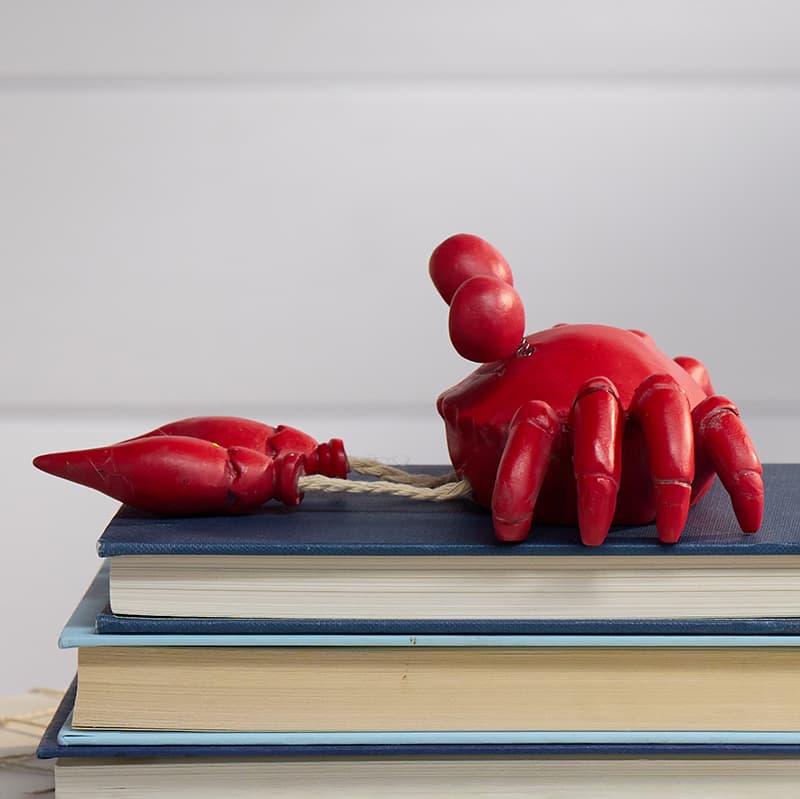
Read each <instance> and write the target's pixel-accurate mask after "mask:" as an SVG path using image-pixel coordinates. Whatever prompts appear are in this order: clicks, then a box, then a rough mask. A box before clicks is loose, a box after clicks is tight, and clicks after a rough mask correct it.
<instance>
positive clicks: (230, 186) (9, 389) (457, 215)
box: [0, 87, 800, 409]
mask: <svg viewBox="0 0 800 799" xmlns="http://www.w3.org/2000/svg"><path fill="white" fill-rule="evenodd" d="M0 114H2V124H1V125H0V180H2V192H0V219H2V220H3V222H2V224H3V234H2V236H0V263H2V264H3V267H4V270H5V272H6V274H7V276H8V280H7V282H6V287H5V291H4V292H3V294H2V297H0V309H1V313H0V336H2V340H3V341H4V342H7V343H12V342H13V346H4V347H3V349H2V356H1V357H2V362H1V363H0V366H1V367H2V370H3V374H4V376H5V388H4V391H3V395H2V397H0V407H39V408H49V407H53V406H58V407H65V408H69V407H87V406H88V407H97V406H101V407H105V406H110V407H131V406H133V407H142V406H145V407H147V406H153V405H156V406H172V407H181V408H185V407H189V406H191V407H192V408H195V407H197V408H207V407H212V408H217V409H218V408H226V407H230V406H231V405H235V404H236V403H240V402H243V401H247V402H248V403H249V404H255V405H262V406H263V407H265V408H269V407H271V406H272V405H274V404H287V403H299V404H301V405H305V404H309V403H311V404H323V405H325V404H333V405H350V404H355V405H364V404H367V405H373V404H375V403H378V404H381V403H390V404H397V403H401V404H413V405H416V406H418V407H420V406H423V405H426V404H427V403H429V402H430V401H431V400H432V398H433V397H434V396H435V395H436V393H438V391H439V390H440V389H441V388H443V387H445V386H446V385H448V384H449V383H451V382H452V381H453V380H455V379H457V378H458V377H459V376H460V375H462V374H465V373H466V371H467V370H468V369H469V368H470V366H469V364H467V363H466V362H464V361H461V359H460V358H458V357H457V356H456V355H455V354H454V353H453V352H452V350H451V348H450V345H449V342H448V340H447V332H446V308H445V306H444V305H443V304H442V303H441V302H440V301H439V299H438V296H437V295H436V294H435V291H434V289H433V287H432V286H431V285H430V284H429V280H428V277H427V271H426V262H427V256H428V254H429V252H430V250H431V248H432V247H433V246H434V245H435V244H436V243H437V242H438V241H439V240H440V239H442V238H444V237H445V236H447V235H449V234H450V233H453V232H456V231H459V230H467V231H473V232H477V233H480V234H483V235H485V236H487V237H488V238H490V239H491V240H492V241H494V242H495V243H496V244H497V245H498V246H499V247H500V248H501V249H502V250H504V251H505V252H506V254H507V256H508V257H509V259H510V261H511V263H512V265H513V266H514V268H515V273H516V276H517V283H518V287H519V290H520V293H521V295H522V297H523V298H524V300H525V302H526V306H527V311H528V320H529V323H528V327H529V329H531V330H533V329H537V328H540V327H546V326H549V325H551V324H553V323H555V322H559V321H564V320H567V321H597V322H606V323H610V324H616V325H621V326H631V327H640V328H643V329H645V330H648V331H650V332H651V333H652V334H653V335H654V336H655V337H656V340H657V341H658V342H659V343H660V344H661V346H662V347H663V348H664V349H665V350H666V351H667V352H670V353H673V354H678V353H691V354H694V355H695V356H697V357H699V358H701V359H702V360H704V361H706V362H707V364H708V366H709V367H710V368H711V369H712V371H713V374H714V376H715V378H716V382H717V384H718V388H719V389H720V390H723V391H725V392H727V393H730V394H732V395H733V396H735V397H737V398H740V399H741V400H743V401H744V400H767V399H770V398H774V399H786V400H790V401H797V400H798V399H800V373H799V372H798V371H797V370H795V369H787V368H786V367H785V362H786V359H787V358H791V357H792V353H793V348H794V342H795V341H796V339H797V334H798V332H800V325H798V321H797V316H796V296H797V285H798V278H797V262H798V254H800V225H798V212H797V209H798V207H800V154H799V153H798V147H797V142H798V141H800V93H798V92H795V91H793V90H789V89H781V88H772V89H765V90H756V89H752V90H748V91H733V90H730V91H718V90H712V89H708V88H705V89H703V88H696V89H677V88H673V89H663V88H662V89H660V90H658V91H655V92H653V91H650V90H649V89H636V88H630V87H628V88H604V89H579V88H573V89H563V88H562V89H555V88H553V89H541V88H540V89H524V90H522V89H503V90H480V89H478V90H466V89H462V90H455V89H451V90H447V91H445V90H440V89H408V88H400V89H397V88H396V89H391V90H378V89H347V90H337V91H328V90H322V89H316V88H308V89H303V90H299V91H298V90H290V89H285V88H284V89H271V90H262V89H252V88H251V89H235V90H233V89H228V90H225V91H204V90H191V91H189V90H179V91H170V90H162V91H155V90H150V89H147V90H141V91H130V92H122V93H118V92H113V91H88V92H81V93H78V94H76V93H70V92H67V93H63V92H57V91H56V92H20V93H8V94H6V95H4V96H0Z"/></svg>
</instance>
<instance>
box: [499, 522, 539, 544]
mask: <svg viewBox="0 0 800 799" xmlns="http://www.w3.org/2000/svg"><path fill="white" fill-rule="evenodd" d="M531 519H532V516H523V517H522V518H521V519H516V520H514V521H506V520H505V519H500V518H498V517H497V516H495V517H494V534H495V536H496V537H497V540H498V541H506V542H508V543H518V542H519V541H524V540H525V539H526V538H527V537H528V533H529V532H530V530H531Z"/></svg>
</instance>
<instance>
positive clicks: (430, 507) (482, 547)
mask: <svg viewBox="0 0 800 799" xmlns="http://www.w3.org/2000/svg"><path fill="white" fill-rule="evenodd" d="M418 468H419V469H421V470H427V471H434V472H437V471H445V467H418ZM765 485H766V494H767V501H766V511H765V516H764V524H763V527H762V529H761V531H759V533H757V534H756V535H751V536H748V535H744V534H742V533H741V531H740V530H739V528H738V526H737V523H736V519H735V517H734V515H733V511H732V509H731V506H730V500H729V498H728V496H727V494H726V493H725V491H724V489H723V488H722V486H721V485H720V484H719V482H718V481H717V482H716V483H715V484H714V485H713V486H712V488H711V490H710V492H709V494H708V495H707V496H706V497H705V498H704V499H703V500H702V502H701V503H700V504H699V505H698V506H697V507H695V508H693V509H692V511H691V513H690V516H689V523H688V525H687V529H686V531H685V533H684V535H683V537H682V539H681V541H680V542H679V543H678V544H677V545H674V546H665V545H662V544H660V543H659V542H658V539H657V536H656V532H655V528H654V526H653V525H645V526H640V527H618V528H614V529H612V531H611V534H610V535H609V538H608V540H607V542H606V543H605V544H604V545H603V546H602V547H598V548H589V547H584V546H582V545H581V544H580V543H579V541H578V532H577V530H575V529H572V528H563V527H545V526H536V527H535V528H534V530H533V531H532V533H531V536H530V538H529V540H527V541H525V542H523V543H519V544H502V543H498V542H496V541H495V539H494V536H493V531H492V524H491V518H490V515H489V514H488V512H486V511H485V510H484V509H482V508H479V507H477V506H475V505H474V504H473V503H471V502H470V501H468V500H460V501H457V502H448V503H428V502H418V501H417V502H415V501H413V500H408V499H401V498H396V497H386V496H369V495H362V494H357V495H347V494H344V495H331V494H319V493H316V494H314V493H309V495H308V496H307V497H306V499H305V501H304V503H303V504H302V505H301V506H300V507H298V508H286V507H284V506H280V505H267V506H265V507H264V508H263V509H262V510H260V511H259V512H258V513H255V514H252V515H249V516H242V517H235V518H231V517H215V516H211V517H199V518H198V517H195V518H190V517H172V518H164V517H157V516H153V515H152V514H147V513H142V512H139V511H135V510H133V509H130V508H122V509H121V510H120V512H119V513H118V514H117V516H116V517H115V518H114V519H113V520H112V522H111V523H110V524H109V526H108V528H107V530H106V531H105V533H104V534H103V536H102V538H101V539H100V542H99V552H100V553H101V554H102V555H106V556H116V555H132V554H148V555H170V554H174V555H185V554H197V555H220V554H230V555H243V554H258V555H297V554H303V555H309V556H314V555H386V556H392V555H423V556H424V555H442V554H451V555H464V554H468V555H476V556H488V557H491V556H495V555H503V556H511V557H515V556H526V555H527V556H537V555H561V556H563V555H565V554H567V555H571V556H572V555H575V556H587V557H600V558H602V557H604V556H609V555H633V556H636V555H638V556H646V557H660V556H665V555H670V556H690V555H709V554H716V555H720V556H722V555H724V556H730V555H748V556H754V555H755V556H758V555H776V554H778V555H798V554H800V512H798V510H799V509H800V466H799V465H797V464H772V465H767V466H766V467H765ZM737 615H738V616H740V617H739V618H714V617H709V618H700V617H697V618H635V617H632V618H614V619H611V618H609V619H604V618H603V619H580V618H575V619H547V618H544V619H513V618H505V619H485V618H484V619H469V618H466V619H465V618H462V619H449V618H441V619H435V618H434V619H432V618H425V619H404V618H382V619H357V618H355V619H354V618H333V619H330V618H329V619H318V618H300V619H281V618H196V617H191V616H190V617H181V618H176V617H148V616H136V615H133V616H127V615H117V614H114V613H113V612H112V611H111V609H110V607H108V606H107V605H104V606H103V607H100V608H99V609H98V613H97V616H96V620H95V624H96V629H97V631H98V632H100V633H101V634H104V635H118V636H124V635H208V636H214V635H230V636H237V635H239V636H246V635H308V636H325V635H341V636H345V635H350V636H363V635H390V636H419V635H422V636H443V635H464V636H515V635H516V636H546V635H558V636H591V635H610V636H615V635H639V636H658V635H667V636H715V635H719V636H770V635H774V636H794V635H798V634H800V618H797V617H795V616H788V615H787V616H775V615H773V616H768V617H759V618H744V617H741V616H744V615H745V614H737ZM632 616H633V614H632Z"/></svg>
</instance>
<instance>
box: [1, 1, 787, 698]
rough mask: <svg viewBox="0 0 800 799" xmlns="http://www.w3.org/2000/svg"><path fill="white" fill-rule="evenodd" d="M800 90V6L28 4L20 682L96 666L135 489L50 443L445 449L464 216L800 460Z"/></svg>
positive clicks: (7, 447) (6, 292) (22, 171)
mask: <svg viewBox="0 0 800 799" xmlns="http://www.w3.org/2000/svg"><path fill="white" fill-rule="evenodd" d="M798 89H800V8H799V7H798V6H797V5H796V4H794V3H792V2H789V1H788V0H786V1H785V2H777V1H775V0H773V1H772V2H768V1H764V0H761V1H760V2H755V1H753V2H745V1H744V0H738V1H737V0H729V1H726V0H716V1H712V0H706V1H705V2H694V1H690V0H671V1H670V2H633V1H631V2H622V1H619V2H612V1H611V0H602V1H601V2H590V1H589V0H583V1H580V0H571V1H568V2H561V3H546V2H523V1H522V0H519V2H513V1H511V0H505V1H503V0H501V1H499V2H458V1H457V0H426V1H425V2H423V0H416V1H414V0H412V1H409V0H405V1H404V2H399V0H398V1H396V2H393V1H389V2H382V3H375V2H367V1H366V0H363V1H362V2H358V0H335V1H333V0H332V1H331V2H327V3H326V2H321V1H319V2H312V0H299V1H295V2H291V1H290V0H284V1H283V2H278V1H277V0H268V1H265V2H260V3H256V2H242V1H241V0H239V1H238V2H222V0H216V1H211V0H206V2H189V0H184V1H183V2H181V1H180V0H172V2H169V1H165V2H156V1H155V0H150V1H149V2H147V1H145V2H137V3H132V2H121V3H105V2H100V1H99V0H98V1H97V2H90V1H89V0H83V1H81V0H77V1H76V2H72V3H69V4H67V3H59V2H52V3H50V2H22V1H21V0H20V2H2V1H0V268H1V269H2V275H3V278H4V281H3V288H2V292H0V341H1V342H2V344H1V345H0V359H1V360H0V366H1V367H2V371H0V374H1V375H2V378H1V379H2V390H1V391H0V433H1V434H2V437H1V438H0V441H2V452H1V454H0V486H2V492H3V499H4V506H5V514H4V519H5V524H4V525H3V527H2V533H0V535H1V536H2V538H1V539H0V609H1V610H0V612H2V626H3V630H2V633H1V634H0V635H1V637H0V641H2V644H0V646H2V647H3V648H4V650H5V651H4V652H3V656H2V659H1V660H0V670H2V671H1V672H0V674H1V675H2V686H0V687H2V689H3V692H5V693H11V692H14V691H16V690H20V691H21V690H24V689H27V688H28V687H30V686H31V685H37V684H38V685H52V686H62V685H65V684H66V683H67V682H68V680H69V678H70V675H71V674H72V671H73V669H74V659H73V654H72V653H59V652H57V650H56V648H55V640H56V637H57V634H58V631H59V629H60V627H61V625H62V624H63V622H64V621H65V619H66V617H67V616H68V615H69V612H70V611H71V609H72V607H73V606H74V604H75V602H76V601H77V599H78V598H79V596H80V594H81V593H82V591H83V590H84V588H85V586H86V585H87V583H88V581H89V579H90V577H91V575H92V574H93V573H94V571H95V569H96V568H97V565H98V562H97V559H96V556H95V554H94V543H95V540H96V539H97V537H98V535H99V533H100V531H101V530H102V527H103V526H104V524H105V523H106V521H107V520H108V518H109V517H110V515H111V514H112V513H113V511H114V509H115V508H116V503H114V502H113V501H111V500H109V499H107V498H105V497H102V496H101V495H99V494H94V493H93V492H90V491H89V490H88V489H84V488H81V487H77V486H73V485H70V484H66V483H63V484H62V483H61V482H60V481H58V480H55V479H54V478H51V477H48V476H46V475H43V474H40V473H37V472H36V471H35V470H34V469H33V468H32V467H31V466H30V460H31V458H32V457H33V456H34V455H36V454H38V453H40V452H44V451H48V450H57V449H72V448H79V447H86V446H94V445H100V444H105V443H110V442H112V441H115V440H119V439H122V438H125V437H129V436H131V435H134V434H136V433H138V432H142V431H144V430H145V429H149V428H150V427H153V426H155V425H156V424H158V423H160V422H164V421H167V420H170V419H175V418H180V417H183V416H188V415H192V414H199V413H230V414H241V415H248V416H253V417H255V418H260V419H263V420H265V421H268V422H272V423H278V422H284V423H287V424H292V425H295V426H301V427H305V428H306V429H308V430H309V431H310V432H312V433H313V434H315V435H316V436H318V437H320V438H325V439H327V438H329V437H331V436H341V437H343V438H345V441H346V444H347V445H348V449H349V451H350V452H352V453H354V454H358V455H365V456H366V455H370V456H375V457H379V458H382V459H385V460H389V461H393V462H401V463H403V462H405V463H408V462H443V461H444V460H446V450H445V446H444V438H443V433H442V430H441V425H440V422H439V420H438V418H437V416H436V413H435V410H434V408H433V400H434V398H435V396H436V395H437V394H438V393H439V391H441V390H442V389H443V388H445V387H447V386H448V385H450V384H452V383H453V382H455V381H456V380H458V379H460V378H461V377H462V376H463V375H465V374H466V373H467V372H468V371H469V370H470V369H471V367H470V365H469V364H468V363H467V362H465V361H463V360H462V359H460V358H459V357H458V356H457V355H456V354H455V353H454V352H453V350H452V349H451V347H450V344H449V341H448V338H447V332H446V318H447V317H446V308H445V306H444V305H443V304H442V303H441V301H440V299H439V297H438V295H437V294H436V293H435V291H434V289H433V288H432V286H431V285H430V284H429V281H428V276H427V257H428V255H429V253H430V250H431V249H432V248H433V247H434V246H435V245H436V244H437V243H438V242H439V241H440V240H441V239H443V238H445V237H446V236H448V235H450V234H452V233H455V232H458V231H462V230H464V231H469V232H474V233H478V234H480V235H483V236H485V237H486V238H488V239H490V240H491V241H492V242H494V243H495V244H496V245H497V246H498V247H499V248H500V249H501V250H503V251H504V253H505V254H506V256H507V258H508V259H509V261H510V262H511V264H512V266H513V268H514V273H515V278H516V284H517V287H518V289H519V291H520V294H521V295H522V297H523V299H524V301H525V304H526V310H527V317H528V328H529V330H531V331H532V330H535V329H539V328H542V327H547V326H550V325H552V324H554V323H556V322H560V321H573V322H579V321H594V322H604V323H609V324H615V325H620V326H625V327H637V328H643V329H645V330H647V331H648V332H650V333H651V334H652V335H653V336H654V337H655V338H656V340H657V342H658V343H659V344H660V346H661V347H662V348H663V349H664V350H665V351H666V352H669V353H670V354H673V355H675V354H692V355H694V356H696V357H699V358H700V359H701V360H703V361H704V362H705V363H706V364H707V365H708V367H709V369H710V370H711V373H712V376H713V378H714V382H715V386H716V388H717V389H718V390H719V391H720V392H722V393H725V394H727V395H729V396H731V397H732V398H734V399H735V400H736V401H737V402H738V403H739V405H740V407H741V408H742V411H743V415H744V418H745V421H746V423H747V424H748V426H749V428H750V430H751V432H752V434H753V437H754V439H755V440H756V443H757V446H758V448H759V451H760V453H761V455H762V459H763V460H765V461H796V460H798V459H800V370H798V369H797V367H796V357H795V347H796V341H797V337H798V336H797V334H798V332H799V331H800V324H798V321H797V315H796V307H797V286H798V278H797V269H798V261H799V259H798V255H800V153H799V152H798V147H799V146H800V145H798V142H800V91H798Z"/></svg>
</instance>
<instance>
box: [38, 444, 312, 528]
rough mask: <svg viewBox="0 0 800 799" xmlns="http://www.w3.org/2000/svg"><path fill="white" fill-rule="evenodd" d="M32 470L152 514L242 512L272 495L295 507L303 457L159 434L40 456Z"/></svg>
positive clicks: (260, 503)
mask: <svg viewBox="0 0 800 799" xmlns="http://www.w3.org/2000/svg"><path fill="white" fill-rule="evenodd" d="M33 463H34V466H36V467H37V468H39V469H42V470H43V471H45V472H49V473H50V474H54V475H56V476H57V477H63V478H64V479H66V480H71V481H73V482H75V483H80V484H82V485H85V486H89V487H90V488H94V489H96V490H98V491H101V492H102V493H104V494H107V495H108V496H110V497H113V498H114V499H117V500H119V501H120V502H124V503H127V504H129V505H132V506H134V507H136V508H140V509H142V510H148V511H153V512H155V513H178V514H183V513H238V512H240V511H244V510H249V509H252V508H255V507H258V506H259V505H262V504H263V503H264V502H266V501H267V500H268V499H271V498H273V497H275V498H276V499H280V500H282V501H284V502H286V503H287V504H292V505H294V504H297V503H298V502H299V501H300V495H299V493H298V489H297V480H298V478H299V476H300V475H301V474H302V466H303V463H302V456H301V455H298V454H297V453H288V454H287V455H285V456H283V457H282V458H279V459H273V458H271V457H270V456H268V455H265V454H264V453H263V452H257V451H256V450H254V449H248V448H246V447H230V448H225V447H220V446H218V445H216V444H212V443H211V442H210V441H204V440H203V439H199V438H191V437H189V436H174V435H169V436H154V437H148V438H139V439H133V440H130V441H124V442H122V443H120V444H114V445H113V446H110V447H99V448H97V449H86V450H77V451H74V452H55V453H51V454H48V455H40V456H39V457H38V458H36V459H35V460H34V462H33Z"/></svg>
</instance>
